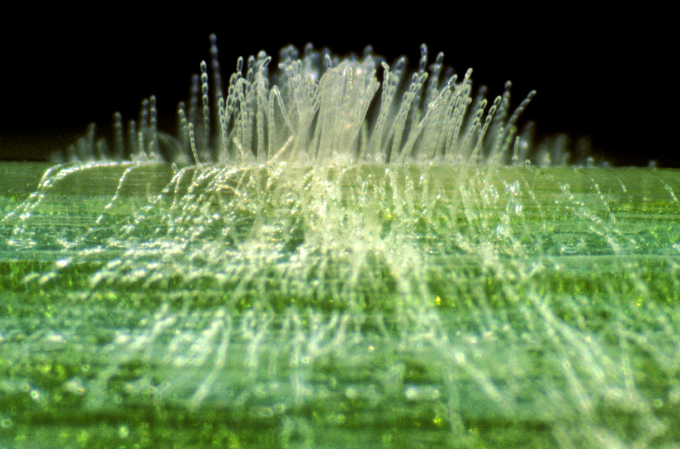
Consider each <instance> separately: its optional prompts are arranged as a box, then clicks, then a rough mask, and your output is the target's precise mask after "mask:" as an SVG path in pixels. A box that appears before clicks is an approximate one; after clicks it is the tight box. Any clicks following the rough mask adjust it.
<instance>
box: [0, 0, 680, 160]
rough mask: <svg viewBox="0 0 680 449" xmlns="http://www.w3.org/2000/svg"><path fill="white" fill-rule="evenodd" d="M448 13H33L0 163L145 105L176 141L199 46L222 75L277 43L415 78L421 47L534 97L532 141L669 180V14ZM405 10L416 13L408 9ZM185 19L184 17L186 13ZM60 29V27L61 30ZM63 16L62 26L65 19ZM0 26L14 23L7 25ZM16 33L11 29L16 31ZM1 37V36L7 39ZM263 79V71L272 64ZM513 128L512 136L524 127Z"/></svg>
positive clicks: (517, 95) (476, 77)
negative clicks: (585, 145)
mask: <svg viewBox="0 0 680 449" xmlns="http://www.w3.org/2000/svg"><path fill="white" fill-rule="evenodd" d="M456 5H457V4H455V3H453V4H446V5H444V6H443V7H441V8H439V7H432V6H428V5H427V4H423V5H422V7H423V8H424V9H423V10H420V9H418V8H420V7H421V5H409V6H408V7H403V8H400V9H399V10H398V11H397V10H393V9H394V8H395V6H394V4H392V3H385V4H376V8H378V9H376V11H369V10H366V9H365V8H364V7H363V6H361V7H351V6H343V8H340V7H339V6H333V7H329V4H323V5H322V4H319V5H318V6H316V7H303V6H300V7H297V6H293V5H292V4H289V5H287V6H285V7H284V6H281V5H279V8H280V9H278V10H277V9H276V8H274V9H267V8H266V7H265V6H264V5H260V4H258V3H253V4H252V5H244V6H243V7H244V8H246V9H247V11H246V12H243V11H241V12H239V11H227V10H224V11H223V10H220V9H218V10H215V11H213V10H210V9H206V10H201V11H196V12H195V13H185V12H184V11H175V12H174V13H173V12H167V11H158V12H154V13H153V14H150V15H149V14H147V15H144V16H142V15H140V14H136V13H135V12H134V11H100V12H97V13H94V12H88V11H80V12H78V13H77V15H76V13H75V12H74V15H73V16H69V15H68V14H70V13H67V12H64V11H57V12H55V14H57V15H58V17H57V16H55V17H52V16H51V15H50V12H47V11H44V12H42V13H41V17H42V18H41V19H36V20H32V21H26V23H23V22H22V23H17V24H15V25H16V26H13V27H7V26H5V27H3V31H2V32H1V33H2V34H1V35H0V37H1V38H2V49H3V55H2V71H1V72H2V73H1V74H0V76H1V77H2V79H1V81H2V85H3V86H4V88H3V93H2V106H1V107H2V120H1V125H0V126H1V127H0V138H1V139H2V140H1V141H0V159H1V160H44V159H45V158H47V156H48V154H49V153H50V152H52V151H54V150H55V149H63V148H65V147H66V146H68V145H69V144H70V143H72V142H73V141H74V140H75V139H76V138H77V137H79V136H80V135H82V134H83V133H84V132H85V131H86V129H87V125H88V123H90V122H95V123H97V125H98V133H99V134H101V135H106V134H107V133H110V125H111V116H112V114H113V112H114V111H120V112H121V113H122V114H123V117H124V118H126V119H131V118H136V117H137V115H138V110H139V104H140V101H141V100H142V99H143V98H146V97H149V96H150V95H155V96H156V97H157V99H158V108H159V113H160V123H159V126H160V127H161V128H162V129H164V130H165V131H168V132H171V133H173V134H174V133H175V129H176V124H175V116H176V112H175V111H176V107H177V103H178V102H179V101H181V100H186V98H187V97H188V92H189V82H190V77H191V74H192V73H195V72H197V71H198V70H199V63H200V61H201V60H202V59H206V60H208V59H209V57H210V53H209V39H208V36H209V35H210V34H211V33H216V34H217V36H218V44H219V49H220V61H221V64H222V73H223V75H224V76H225V77H227V76H228V75H229V74H230V73H231V72H232V71H233V70H234V68H235V63H236V58H237V57H238V56H239V55H242V56H244V57H247V56H249V55H251V54H256V53H257V52H258V51H259V50H265V51H267V53H269V54H271V55H272V56H273V57H274V63H275V62H276V57H277V55H278V50H279V49H280V48H281V47H282V46H284V45H287V44H290V43H292V44H294V45H296V46H297V47H298V48H300V49H302V48H303V47H304V45H305V44H306V43H307V42H312V43H313V44H314V45H315V47H316V48H321V47H329V48H330V49H331V50H332V51H333V52H334V53H336V54H341V55H342V54H346V53H348V52H350V51H352V52H356V53H361V51H362V50H363V48H364V47H365V46H366V45H367V44H370V45H372V46H373V48H374V51H375V53H377V54H381V55H383V56H384V57H385V58H386V60H387V61H388V62H389V63H392V62H394V61H395V60H396V58H397V57H398V56H400V55H406V56H407V57H408V58H409V64H410V66H411V67H412V68H414V67H415V66H416V65H417V61H418V57H419V47H420V44H421V43H426V44H428V46H429V49H430V55H431V61H433V60H434V57H435V56H436V54H437V53H438V52H439V51H443V52H444V53H445V55H446V56H445V58H444V61H445V64H446V65H451V66H453V67H454V68H455V70H456V72H457V73H459V74H460V75H462V74H463V73H464V72H465V70H466V69H467V68H468V67H472V68H473V69H474V73H473V77H472V79H473V85H474V86H475V87H479V86H480V85H482V84H485V85H487V86H488V87H489V88H490V92H489V94H490V96H491V97H493V96H496V95H498V94H500V93H502V91H503V85H504V83H505V81H506V80H512V82H513V88H512V92H513V104H514V105H515V106H516V105H518V104H519V102H520V101H521V99H523V98H524V97H525V96H526V95H527V94H528V92H529V91H530V90H532V89H536V90H537V92H538V94H537V96H536V98H535V99H534V100H533V102H532V104H531V105H530V106H529V108H528V109H527V111H526V112H525V114H524V116H523V122H525V121H526V120H534V121H535V122H536V123H537V130H538V132H539V134H552V133H557V132H565V133H569V135H570V136H572V137H573V138H576V137H578V136H583V135H588V136H590V137H591V138H592V141H593V144H594V147H595V152H596V154H597V155H598V156H600V157H602V158H604V159H606V160H608V161H609V162H610V163H611V164H612V165H615V166H625V165H640V166H645V165H647V164H648V163H649V162H650V161H651V160H654V161H655V162H656V163H657V165H658V166H660V167H680V154H679V153H680V151H678V150H679V149H678V146H677V143H676V142H675V140H676V138H675V136H676V135H677V132H678V131H677V130H676V123H677V121H678V120H677V119H678V112H677V109H676V108H677V100H678V98H677V97H678V96H677V93H676V91H677V90H676V89H675V84H676V82H677V81H676V80H675V78H676V76H675V71H676V69H675V68H674V66H675V62H674V60H675V59H676V57H677V50H672V47H671V45H672V40H671V36H672V34H671V33H672V29H671V28H670V27H667V26H665V25H664V22H665V19H664V17H666V16H670V13H668V12H667V13H664V12H663V11H653V12H649V13H641V12H640V11H637V10H629V11H622V10H616V11H614V10H611V11H609V10H608V11H605V12H604V13H601V14H599V15H597V16H595V15H593V14H592V13H591V12H590V11H589V10H588V9H587V8H583V9H573V10H569V11H550V12H548V11H545V12H544V11H540V10H537V9H531V10H527V11H523V10H517V9H510V10H508V11H502V10H495V9H494V7H493V6H491V5H482V7H483V8H487V9H488V11H483V10H482V9H483V8H482V7H477V8H476V10H474V11H467V10H463V9H461V8H460V7H459V6H456ZM416 6H417V7H418V8H416ZM187 8H189V6H187ZM65 17H66V18H65ZM68 17H72V18H70V19H69V18H68ZM4 20H5V22H6V24H7V23H11V22H12V18H11V17H6V18H5V19H4ZM17 20H20V18H17ZM9 30H11V31H9ZM271 66H275V65H274V64H272V65H271ZM523 122H522V123H523Z"/></svg>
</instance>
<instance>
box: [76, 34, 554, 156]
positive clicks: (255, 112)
mask: <svg viewBox="0 0 680 449" xmlns="http://www.w3.org/2000/svg"><path fill="white" fill-rule="evenodd" d="M211 41H212V56H213V62H212V64H211V66H212V69H213V73H212V75H211V76H209V74H208V65H207V64H206V62H205V61H203V62H201V65H200V67H201V74H200V76H195V77H194V79H193V87H192V97H191V98H190V99H189V103H188V105H189V106H188V109H187V107H186V106H185V104H184V103H180V105H179V108H178V115H179V132H178V134H177V135H176V136H174V137H173V136H171V135H169V134H166V133H163V132H160V131H159V130H158V129H157V127H156V123H157V120H156V106H155V104H156V99H155V97H153V96H152V97H151V98H150V99H149V100H145V101H144V102H143V103H142V109H141V111H140V118H139V123H135V122H134V121H133V122H131V123H130V124H129V126H128V133H129V138H128V139H127V140H128V142H130V144H129V145H128V146H127V148H124V145H123V142H124V141H125V139H124V137H123V133H124V131H123V126H122V123H121V117H120V115H119V114H116V115H115V116H114V132H115V137H114V144H113V152H111V153H109V152H108V151H107V150H106V148H108V146H107V145H106V144H105V143H104V142H103V141H99V142H95V138H94V127H93V126H91V127H90V130H89V132H88V135H87V137H85V138H83V139H81V140H80V141H79V142H78V144H77V145H76V146H75V147H74V148H72V149H71V150H70V152H69V155H70V156H69V159H70V160H76V159H80V160H93V159H94V160H101V159H115V160H124V159H131V160H165V161H171V162H181V163H187V162H195V163H199V164H200V163H211V162H220V163H223V164H229V165H237V166H243V165H249V164H253V163H263V162H272V161H289V162H296V163H302V164H314V163H320V162H329V161H331V160H336V159H339V160H343V161H346V162H355V163H361V162H383V163H390V164H395V163H398V164H402V163H404V162H408V161H433V160H435V161H448V162H457V163H473V164H477V163H482V162H484V163H493V164H497V163H501V164H508V163H511V162H512V160H513V159H512V156H513V154H512V152H513V151H515V152H516V151H518V150H521V149H522V145H521V143H520V141H519V140H517V141H516V122H517V120H518V118H519V116H520V114H521V113H522V111H523V110H524V109H525V108H526V106H527V105H528V103H529V101H530V100H531V98H533V96H534V95H535V91H532V92H530V93H529V95H528V96H527V98H526V99H525V100H524V101H523V102H522V103H521V104H520V105H519V107H518V108H517V109H516V110H515V111H514V112H511V110H510V87H511V83H510V82H508V83H506V86H505V93H504V94H503V95H502V96H499V97H497V98H495V99H494V100H493V102H492V104H491V105H490V106H489V105H488V104H487V99H486V98H484V97H485V94H486V89H485V88H482V89H480V91H479V93H478V94H477V96H476V97H474V98H473V88H472V79H471V75H472V69H469V70H468V71H467V72H466V73H465V75H464V76H463V78H462V79H458V77H457V75H455V74H450V73H448V72H447V74H446V75H445V76H442V67H443V59H444V55H443V53H439V54H438V55H437V58H436V61H435V62H434V64H432V65H431V66H430V67H429V70H428V67H427V66H428V50H427V47H426V46H425V45H424V44H423V45H422V46H421V58H420V64H419V69H418V71H417V72H414V73H413V74H411V75H409V74H408V72H407V70H406V60H405V58H404V57H402V58H401V59H399V60H398V61H397V62H396V63H395V64H394V65H393V66H392V67H390V66H389V65H388V64H387V63H386V62H384V61H382V60H381V58H379V57H378V56H376V55H374V54H373V53H372V50H371V48H370V47H367V48H366V50H365V51H364V53H363V55H362V57H361V58H357V57H356V56H354V55H351V56H348V57H344V58H340V57H337V56H334V55H331V54H330V53H329V52H328V51H327V50H324V51H318V50H314V49H313V47H312V46H311V44H308V45H307V47H305V50H304V55H303V56H302V58H300V57H299V54H298V50H297V49H296V48H294V47H293V46H289V47H286V48H284V49H282V50H281V53H280V57H279V62H278V67H277V68H276V70H274V74H273V75H270V73H269V71H270V65H271V62H272V58H271V57H270V56H268V55H267V54H266V53H264V52H260V53H259V54H258V55H257V56H256V57H255V56H251V57H249V58H248V60H247V63H246V64H245V67H244V60H243V59H242V58H239V59H238V61H237V64H236V71H235V72H234V73H233V74H232V75H231V76H230V77H229V79H228V81H227V82H223V80H222V77H221V74H220V64H219V62H218V60H217V46H216V37H215V36H214V35H212V36H211ZM378 71H382V79H383V81H382V83H380V82H379V81H378ZM211 78H212V81H211ZM402 86H404V87H402ZM529 156H530V155H529V154H528V153H527V152H526V151H525V152H524V154H522V155H521V158H522V159H521V160H520V159H519V157H520V156H518V155H517V154H515V158H514V160H515V161H516V162H521V163H524V160H525V159H526V158H528V157H529ZM559 162H560V163H561V162H563V161H559Z"/></svg>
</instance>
